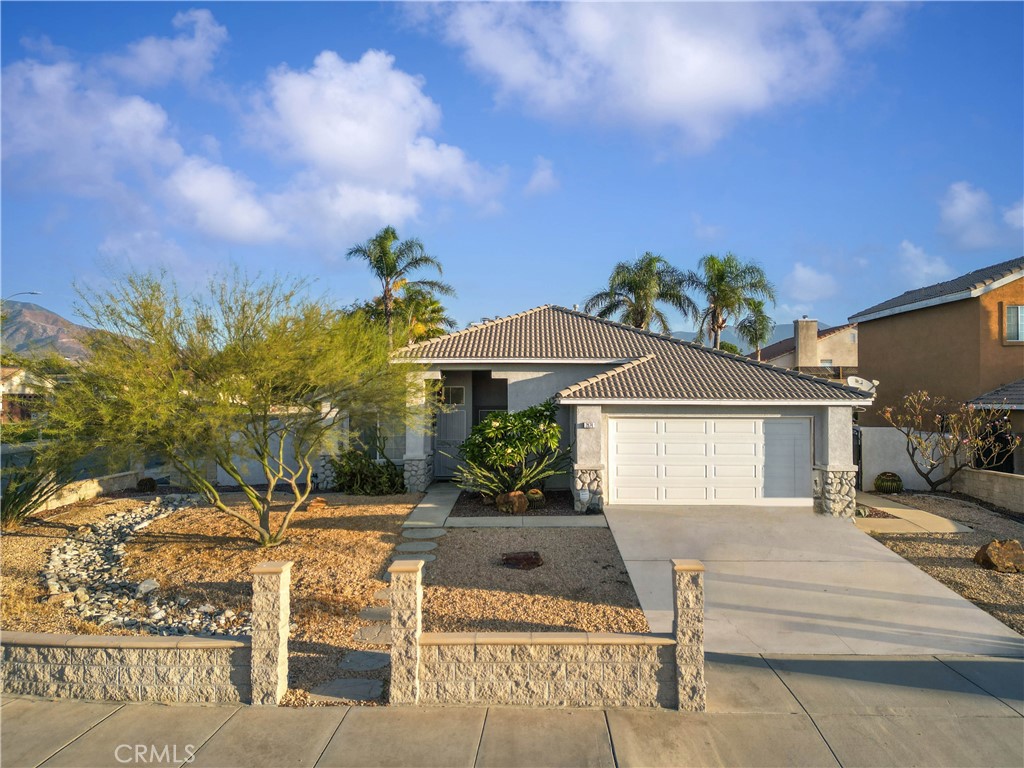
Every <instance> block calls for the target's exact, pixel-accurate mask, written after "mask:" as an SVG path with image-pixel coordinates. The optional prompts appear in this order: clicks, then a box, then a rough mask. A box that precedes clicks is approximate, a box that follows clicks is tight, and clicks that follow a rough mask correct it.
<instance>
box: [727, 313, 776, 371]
mask: <svg viewBox="0 0 1024 768" xmlns="http://www.w3.org/2000/svg"><path fill="white" fill-rule="evenodd" d="M747 310H748V312H749V314H748V315H747V316H746V317H744V318H743V319H742V320H740V321H739V322H738V323H737V324H736V333H738V334H739V335H740V338H741V339H743V340H744V341H745V342H747V344H749V345H750V346H751V347H753V348H754V349H755V350H756V351H757V359H758V360H760V359H761V347H763V346H764V345H765V344H767V343H768V341H769V340H770V339H771V337H772V332H774V331H775V321H774V320H772V319H771V318H770V317H768V314H767V313H766V312H765V311H764V302H763V301H758V300H757V299H751V300H750V301H749V302H748V303H747Z"/></svg>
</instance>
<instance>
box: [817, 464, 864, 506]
mask: <svg viewBox="0 0 1024 768" xmlns="http://www.w3.org/2000/svg"><path fill="white" fill-rule="evenodd" d="M821 475H822V483H821V511H822V512H823V513H824V514H826V515H832V517H850V518H852V517H853V516H854V515H856V513H857V468H856V467H826V468H824V469H823V470H822V473H821Z"/></svg>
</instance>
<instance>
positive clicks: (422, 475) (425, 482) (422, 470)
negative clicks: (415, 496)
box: [402, 454, 434, 493]
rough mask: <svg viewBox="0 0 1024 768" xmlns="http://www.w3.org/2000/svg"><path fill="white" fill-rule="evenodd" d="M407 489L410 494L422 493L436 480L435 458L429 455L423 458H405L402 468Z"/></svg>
mask: <svg viewBox="0 0 1024 768" xmlns="http://www.w3.org/2000/svg"><path fill="white" fill-rule="evenodd" d="M402 474H403V477H404V479H405V487H406V489H407V490H408V491H409V493H422V492H423V491H425V490H427V487H428V486H429V485H430V483H431V482H432V481H433V479H434V457H433V455H432V454H428V455H427V456H424V457H423V458H412V457H410V456H406V457H405V466H404V467H403V468H402Z"/></svg>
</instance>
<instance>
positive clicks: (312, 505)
mask: <svg viewBox="0 0 1024 768" xmlns="http://www.w3.org/2000/svg"><path fill="white" fill-rule="evenodd" d="M326 506H327V500H326V499H324V498H322V497H320V496H317V497H316V498H315V499H311V500H310V501H309V502H307V503H306V511H307V512H317V511H319V510H321V509H323V508H324V507H326Z"/></svg>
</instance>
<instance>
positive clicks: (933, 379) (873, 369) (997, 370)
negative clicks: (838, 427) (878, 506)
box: [858, 280, 1024, 427]
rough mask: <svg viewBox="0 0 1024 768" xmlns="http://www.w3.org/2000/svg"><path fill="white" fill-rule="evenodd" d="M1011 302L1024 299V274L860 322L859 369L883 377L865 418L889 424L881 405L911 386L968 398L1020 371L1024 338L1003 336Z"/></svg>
mask: <svg viewBox="0 0 1024 768" xmlns="http://www.w3.org/2000/svg"><path fill="white" fill-rule="evenodd" d="M1006 304H1024V280H1016V281H1014V282H1012V283H1008V284H1006V285H1004V286H1002V287H1000V288H997V289H995V290H993V291H990V292H989V293H986V294H982V295H981V296H979V297H978V298H976V299H964V300H962V301H955V302H951V303H949V304H940V305H938V306H935V307H926V308H925V309H919V310H915V311H913V312H904V313H902V314H898V315H892V316H890V317H883V318H880V319H878V320H870V321H868V322H861V323H860V324H859V326H858V329H859V331H860V351H859V354H860V361H859V365H858V368H859V370H860V375H861V376H863V377H864V378H866V379H877V380H878V382H879V383H878V392H877V396H876V398H875V406H874V407H873V408H871V409H869V410H868V412H867V413H865V414H863V415H862V416H861V419H860V423H861V425H862V426H865V427H880V426H882V425H884V424H885V421H884V420H883V419H882V417H881V416H879V415H878V411H879V410H880V409H881V408H883V407H885V406H887V405H895V404H896V403H898V402H899V400H900V399H901V398H902V397H903V396H904V395H906V394H907V393H909V392H913V391H916V390H920V389H924V390H927V391H928V392H929V393H931V394H932V395H938V396H941V397H945V398H948V399H949V400H952V401H954V402H964V401H967V400H971V399H973V398H975V397H977V396H978V395H981V394H984V393H985V392H989V391H991V390H993V389H996V388H997V387H1000V386H1002V385H1004V384H1007V383H1009V382H1011V381H1014V380H1016V379H1019V378H1020V377H1021V375H1022V373H1021V372H1022V371H1024V344H1019V343H1018V344H1013V343H1006V342H1004V340H1003V330H1002V318H1001V314H1002V312H1001V307H1003V306H1005V305H1006Z"/></svg>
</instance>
